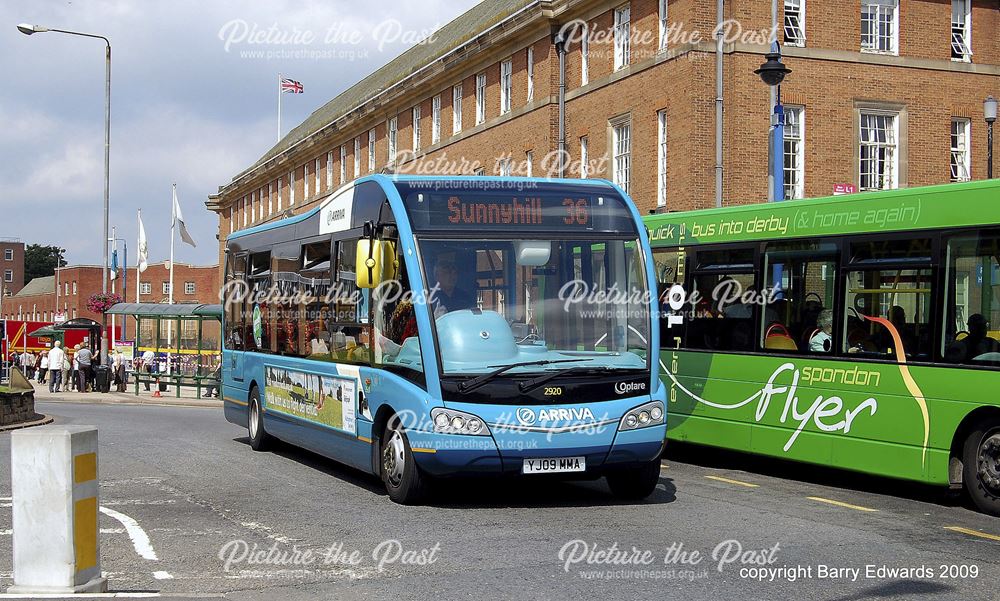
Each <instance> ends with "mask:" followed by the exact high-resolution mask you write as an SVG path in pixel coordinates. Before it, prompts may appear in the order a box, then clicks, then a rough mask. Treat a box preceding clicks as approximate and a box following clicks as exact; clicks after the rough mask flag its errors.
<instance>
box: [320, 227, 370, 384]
mask: <svg viewBox="0 0 1000 601" xmlns="http://www.w3.org/2000/svg"><path fill="white" fill-rule="evenodd" d="M357 246H358V238H348V239H346V240H338V241H337V267H336V277H335V278H334V286H335V292H334V295H333V297H332V298H331V306H330V312H331V314H332V315H333V324H331V326H330V330H331V331H330V343H329V348H330V352H331V354H332V356H333V360H334V361H340V362H344V363H364V364H369V363H371V360H372V354H371V343H370V336H371V333H370V330H371V325H370V323H369V319H368V316H369V303H368V299H369V292H370V291H368V290H360V289H359V288H358V285H357V281H358V279H357V274H356V273H355V268H356V267H355V257H356V255H357Z"/></svg>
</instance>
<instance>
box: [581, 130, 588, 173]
mask: <svg viewBox="0 0 1000 601" xmlns="http://www.w3.org/2000/svg"><path fill="white" fill-rule="evenodd" d="M588 160H589V159H588V157H587V136H582V137H581V138H580V178H581V179H586V178H587V174H588V172H589V165H587V161H588Z"/></svg>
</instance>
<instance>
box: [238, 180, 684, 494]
mask: <svg viewBox="0 0 1000 601" xmlns="http://www.w3.org/2000/svg"><path fill="white" fill-rule="evenodd" d="M654 283H655V279H654V272H653V260H652V256H651V254H650V250H649V241H648V239H647V235H646V230H645V228H644V227H643V225H642V222H641V220H640V217H639V213H638V211H637V210H636V208H635V206H634V204H633V203H632V201H631V200H630V199H629V198H628V196H627V195H626V194H625V193H624V192H623V191H622V190H621V189H620V188H618V187H616V186H614V185H613V184H611V183H610V182H607V181H599V180H544V179H530V178H487V177H449V178H441V177H407V176H386V175H374V176H370V177H364V178H360V179H358V180H355V181H354V182H352V183H350V184H347V185H345V186H344V187H342V188H340V189H338V190H337V191H335V192H334V193H333V194H331V195H330V196H329V197H328V198H326V199H324V200H323V201H322V202H321V203H320V205H319V206H318V207H317V208H315V209H312V210H310V211H308V212H306V213H304V214H302V215H299V216H296V217H292V218H288V219H283V220H281V221H277V222H275V223H270V224H266V225H261V226H258V227H254V228H251V229H247V230H243V231H239V232H236V233H234V234H232V235H231V236H229V238H228V241H227V248H226V283H225V288H224V294H225V318H224V328H225V344H224V350H223V355H224V357H223V380H224V382H223V384H224V398H225V403H224V405H225V415H226V418H227V419H228V420H229V421H231V422H233V423H235V424H239V425H245V426H246V427H247V429H248V431H249V436H250V440H251V446H252V447H253V448H254V449H255V450H261V449H264V448H265V447H266V446H267V444H268V442H269V441H270V440H271V439H272V437H273V438H277V439H280V440H283V441H286V442H288V443H291V444H294V445H297V446H300V447H303V448H306V449H309V450H311V451H314V452H317V453H320V454H322V455H324V456H326V457H329V458H331V459H334V460H336V461H339V462H342V463H345V464H348V465H351V466H353V467H355V468H358V469H361V470H364V471H366V472H370V473H373V474H376V475H378V476H379V477H381V479H382V480H383V482H384V484H385V487H386V489H387V490H388V492H389V496H390V497H391V498H392V499H393V500H394V501H396V502H399V503H414V502H417V501H418V500H419V499H420V498H421V497H422V496H423V494H424V493H425V492H426V491H427V489H428V487H429V486H430V485H431V483H432V482H433V481H434V480H435V479H436V478H439V477H444V476H452V475H472V474H485V475H505V474H515V475H522V476H523V477H526V478H537V477H544V476H545V475H548V474H555V475H557V476H559V477H569V478H598V477H601V476H606V477H607V481H608V484H609V486H610V488H611V490H612V492H613V493H615V494H616V495H618V496H621V497H627V498H641V497H645V496H646V495H648V494H650V493H651V492H652V491H653V489H654V488H655V486H656V483H657V480H658V477H659V456H660V452H661V451H662V448H663V444H664V440H665V429H666V425H665V424H666V415H665V400H666V399H665V389H664V387H663V385H662V384H661V383H660V380H659V378H658V377H657V375H658V374H657V361H656V360H655V357H656V355H655V349H658V348H659V340H658V338H659V334H658V325H657V324H658V320H653V319H652V318H651V316H653V315H655V313H656V311H657V301H656V297H655V293H651V292H650V291H651V290H652V291H655V290H656V288H655V285H654Z"/></svg>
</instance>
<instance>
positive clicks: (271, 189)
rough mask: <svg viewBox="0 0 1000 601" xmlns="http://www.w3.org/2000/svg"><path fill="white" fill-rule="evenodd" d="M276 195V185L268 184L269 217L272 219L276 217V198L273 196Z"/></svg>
mask: <svg viewBox="0 0 1000 601" xmlns="http://www.w3.org/2000/svg"><path fill="white" fill-rule="evenodd" d="M272 194H274V184H272V183H270V182H268V184H267V215H268V216H269V217H270V216H271V215H274V198H273V197H272V196H271V195H272Z"/></svg>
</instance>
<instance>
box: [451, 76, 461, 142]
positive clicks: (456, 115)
mask: <svg viewBox="0 0 1000 601" xmlns="http://www.w3.org/2000/svg"><path fill="white" fill-rule="evenodd" d="M460 131H462V84H458V85H457V86H455V87H454V88H452V89H451V133H452V134H457V133H458V132H460Z"/></svg>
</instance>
